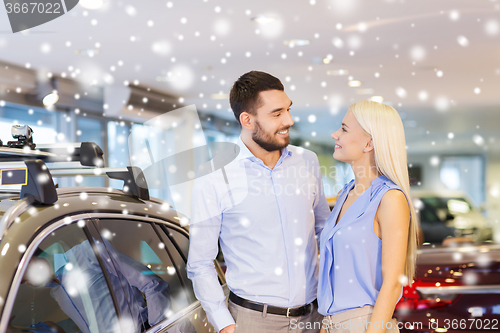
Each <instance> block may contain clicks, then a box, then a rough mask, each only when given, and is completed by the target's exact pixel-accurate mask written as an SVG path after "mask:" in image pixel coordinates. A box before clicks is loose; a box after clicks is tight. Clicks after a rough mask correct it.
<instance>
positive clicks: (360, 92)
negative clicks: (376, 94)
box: [356, 88, 373, 95]
mask: <svg viewBox="0 0 500 333" xmlns="http://www.w3.org/2000/svg"><path fill="white" fill-rule="evenodd" d="M356 94H358V95H371V94H373V89H371V88H365V89H358V90H356Z"/></svg>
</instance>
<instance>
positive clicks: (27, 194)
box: [0, 148, 227, 333]
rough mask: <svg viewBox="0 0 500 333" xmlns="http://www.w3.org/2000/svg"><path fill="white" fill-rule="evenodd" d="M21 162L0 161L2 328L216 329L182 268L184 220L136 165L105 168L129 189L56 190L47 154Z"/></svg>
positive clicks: (68, 332) (186, 240)
mask: <svg viewBox="0 0 500 333" xmlns="http://www.w3.org/2000/svg"><path fill="white" fill-rule="evenodd" d="M2 149H4V148H2ZM0 155H1V154H0ZM21 163H25V164H26V165H25V166H26V168H23V167H22V164H20V166H21V167H19V164H18V167H17V168H12V164H8V165H7V167H6V164H5V159H4V162H3V163H2V162H0V171H1V173H2V174H1V181H2V184H6V185H8V186H9V190H8V192H0V218H1V220H0V267H1V270H0V313H1V319H0V332H58V333H59V332H66V333H73V332H85V333H91V332H92V333H93V332H214V331H215V330H214V328H213V327H212V326H211V325H210V324H209V323H208V321H207V318H206V314H205V312H204V311H203V309H202V308H201V305H200V303H199V301H197V300H196V298H195V296H194V292H193V287H192V285H191V281H190V280H189V279H188V278H187V275H186V269H185V264H186V260H187V255H188V248H189V238H188V229H187V226H185V222H186V218H185V217H184V216H183V215H181V214H178V213H177V212H176V211H175V210H174V209H172V207H171V206H170V205H169V204H168V203H166V202H163V201H161V200H158V199H154V198H149V194H148V193H147V189H146V190H144V187H142V188H139V187H137V184H136V183H134V177H133V173H132V168H128V169H124V170H121V171H117V170H114V171H113V172H109V173H107V174H108V176H110V177H113V178H119V179H123V180H124V181H125V183H126V185H127V186H126V187H125V190H126V191H125V192H124V191H122V190H115V189H110V188H91V187H72V188H57V189H56V188H55V186H54V184H53V181H52V177H51V173H50V172H49V171H48V169H47V168H46V167H45V164H44V162H42V161H41V160H38V161H25V162H21ZM66 172H68V171H66ZM60 174H61V173H60ZM9 177H10V178H9ZM16 177H18V179H17V180H15V179H14V178H16ZM9 179H10V180H9ZM12 179H14V180H12ZM19 181H21V183H19ZM13 184H23V185H22V188H21V191H20V192H11V191H12V190H11V188H12V186H13ZM20 197H21V198H20ZM215 266H216V268H217V269H218V272H219V279H220V282H221V284H222V285H225V280H224V275H223V273H222V271H221V270H220V268H219V266H218V265H217V263H215ZM225 291H226V292H227V288H225Z"/></svg>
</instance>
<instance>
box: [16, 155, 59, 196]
mask: <svg viewBox="0 0 500 333" xmlns="http://www.w3.org/2000/svg"><path fill="white" fill-rule="evenodd" d="M24 163H25V164H26V168H27V172H26V179H25V180H26V181H25V185H23V186H22V187H21V193H20V194H19V197H20V198H21V199H22V198H26V197H27V198H28V200H29V201H30V202H31V203H40V204H44V205H51V204H53V203H54V202H56V201H57V191H56V187H55V185H54V181H53V180H52V175H51V174H50V172H49V169H48V168H47V166H46V165H45V163H44V162H43V161H42V160H28V161H24Z"/></svg>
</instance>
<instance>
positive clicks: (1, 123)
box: [0, 103, 58, 145]
mask: <svg viewBox="0 0 500 333" xmlns="http://www.w3.org/2000/svg"><path fill="white" fill-rule="evenodd" d="M57 116H58V113H57V112H54V111H48V110H45V109H41V108H32V107H28V106H25V105H16V104H12V103H6V105H5V106H4V107H0V133H2V138H1V139H2V141H3V144H4V145H7V142H8V141H17V139H14V138H13V137H12V136H11V128H12V125H28V126H29V127H31V129H32V130H33V142H34V143H35V144H36V143H54V142H56V139H57V118H58V117H57Z"/></svg>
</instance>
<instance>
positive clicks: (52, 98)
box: [42, 90, 59, 106]
mask: <svg viewBox="0 0 500 333" xmlns="http://www.w3.org/2000/svg"><path fill="white" fill-rule="evenodd" d="M58 100H59V95H58V94H57V90H53V91H52V92H51V93H49V94H47V95H46V96H45V97H44V98H43V100H42V103H43V105H45V106H51V105H54V104H56V103H57V101H58Z"/></svg>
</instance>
